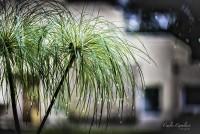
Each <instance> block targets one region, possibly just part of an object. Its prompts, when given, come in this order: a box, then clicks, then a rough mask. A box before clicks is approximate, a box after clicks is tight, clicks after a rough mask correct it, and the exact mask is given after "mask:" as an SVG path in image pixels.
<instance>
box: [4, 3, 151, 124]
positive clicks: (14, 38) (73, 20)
mask: <svg viewBox="0 0 200 134" xmlns="http://www.w3.org/2000/svg"><path fill="white" fill-rule="evenodd" d="M0 4H1V9H2V10H1V18H0V30H1V32H0V62H1V64H0V66H1V70H0V81H1V84H0V86H1V89H2V90H6V95H7V96H8V92H9V91H8V86H5V85H4V82H5V83H6V85H8V84H11V83H9V82H8V79H9V77H8V74H7V72H8V71H9V70H8V68H7V67H6V62H7V61H9V63H10V67H11V70H10V73H11V74H12V77H11V78H13V85H14V89H13V90H15V93H16V89H17V88H16V86H17V84H16V81H17V80H19V82H20V85H22V88H23V90H29V92H30V98H31V99H33V100H34V99H35V98H40V96H41V100H43V101H44V103H45V106H46V108H48V110H49V111H51V108H52V106H53V104H54V103H55V100H56V104H57V107H60V106H63V107H64V109H66V113H68V110H69V109H68V108H69V107H70V103H71V98H72V97H73V95H74V94H76V96H78V97H79V102H78V105H81V107H82V108H85V107H86V110H87V111H90V110H91V105H93V106H92V107H93V108H92V111H93V118H94V116H95V115H96V113H97V111H100V113H101V115H100V117H102V112H103V109H104V108H105V107H106V109H107V115H108V117H109V116H110V109H111V107H112V105H113V103H111V102H118V103H119V104H120V105H119V109H120V110H121V113H122V112H123V103H124V100H125V99H126V96H127V91H126V90H127V89H129V90H131V92H132V93H133V94H134V89H135V86H136V85H135V79H134V73H133V65H136V66H137V67H138V68H139V69H138V71H139V74H140V76H141V80H142V82H143V76H142V72H141V69H140V66H139V64H138V62H137V61H136V59H135V55H138V54H140V53H142V54H145V55H146V57H142V58H144V59H145V58H149V56H148V54H147V53H145V52H143V51H142V50H140V49H139V48H137V47H136V46H135V45H134V44H131V43H130V42H129V41H128V40H127V39H126V37H125V35H123V33H122V32H121V31H120V30H119V28H118V27H117V26H115V25H114V24H112V23H111V22H108V21H106V20H104V18H103V17H101V16H93V14H87V13H85V10H84V9H83V11H82V12H81V13H80V14H78V15H77V14H76V15H74V14H72V12H71V11H70V10H69V8H68V7H67V6H65V5H63V4H62V3H59V2H57V1H53V0H51V1H39V0H34V1H32V2H30V1H28V0H25V1H22V2H19V3H13V2H12V1H5V0H3V1H2V2H0ZM6 59H8V60H6ZM29 77H32V82H30V81H29ZM39 82H40V84H41V87H40V88H39V89H38V88H34V87H35V84H38V83H39ZM30 84H32V85H33V86H30ZM4 86H5V87H6V89H4ZM30 87H32V88H30ZM29 88H30V89H29ZM17 96H18V94H16V96H15V97H14V98H11V100H13V99H14V100H15V98H17ZM31 96H34V97H31ZM133 96H134V95H132V97H133ZM49 99H52V100H51V102H49ZM41 100H40V101H41ZM99 101H100V108H98V103H99ZM132 102H134V101H133V98H132ZM38 109H39V108H38ZM45 117H46V118H47V117H48V111H47V113H46V115H45ZM45 121H46V120H45V119H44V120H43V123H45Z"/></svg>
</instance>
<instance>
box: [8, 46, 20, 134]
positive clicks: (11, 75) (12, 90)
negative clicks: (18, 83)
mask: <svg viewBox="0 0 200 134" xmlns="http://www.w3.org/2000/svg"><path fill="white" fill-rule="evenodd" d="M5 58H6V69H7V74H8V81H9V85H10V97H11V103H12V111H13V116H14V121H15V129H16V132H17V134H21V130H20V125H19V119H18V114H17V105H16V100H15V97H16V95H15V90H14V81H13V73H12V69H11V65H10V60H9V53H8V49H7V48H6V54H5Z"/></svg>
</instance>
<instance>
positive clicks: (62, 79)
mask: <svg viewBox="0 0 200 134" xmlns="http://www.w3.org/2000/svg"><path fill="white" fill-rule="evenodd" d="M74 60H75V55H74V54H73V55H72V56H71V58H70V61H69V64H68V65H67V67H66V69H65V72H64V74H63V76H62V78H61V80H60V83H59V85H58V87H57V88H56V91H55V92H54V95H53V97H52V99H51V102H50V105H49V107H48V109H47V112H46V113H45V116H44V118H43V120H42V122H41V124H40V126H39V128H38V131H37V134H40V133H41V131H42V129H43V127H44V124H45V122H46V120H47V118H48V116H49V113H50V112H51V109H52V107H53V105H54V103H55V100H56V98H57V96H58V93H59V91H60V88H61V86H62V85H63V82H64V80H65V78H66V76H67V73H68V72H69V69H70V67H71V66H72V64H73V62H74Z"/></svg>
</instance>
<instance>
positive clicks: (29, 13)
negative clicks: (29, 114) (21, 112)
mask: <svg viewBox="0 0 200 134" xmlns="http://www.w3.org/2000/svg"><path fill="white" fill-rule="evenodd" d="M35 2H36V1H34V2H33V1H32V2H30V1H28V0H24V1H22V2H15V1H12V0H2V1H1V2H0V9H1V12H0V63H1V65H0V66H1V70H0V86H1V90H5V93H6V96H7V102H5V103H7V105H8V104H9V103H10V102H9V101H10V100H11V105H12V110H13V116H14V121H15V128H16V132H17V133H18V134H20V133H21V130H20V123H19V119H18V115H17V108H16V106H17V101H18V94H17V90H16V88H17V86H20V85H23V87H27V84H28V81H27V79H28V77H29V75H30V74H31V75H32V76H34V75H35V72H34V71H35V68H34V67H33V61H34V59H32V58H31V56H32V55H33V54H34V53H35V47H36V44H38V43H36V42H37V41H38V40H39V39H40V38H41V36H42V35H41V34H40V33H41V32H42V33H43V29H42V27H43V25H41V23H40V24H37V22H39V20H40V19H41V12H42V11H41V10H42V8H41V4H42V2H40V3H39V2H36V3H35ZM41 29H42V30H41ZM36 32H37V34H36ZM18 80H19V81H20V85H18V84H17V81H18ZM33 83H34V82H33ZM8 93H10V99H8V98H9V96H8ZM5 98H6V97H5ZM5 98H4V101H6V99H5Z"/></svg>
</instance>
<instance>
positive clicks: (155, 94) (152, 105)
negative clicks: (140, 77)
mask: <svg viewBox="0 0 200 134" xmlns="http://www.w3.org/2000/svg"><path fill="white" fill-rule="evenodd" d="M159 96H160V88H159V87H147V88H146V89H145V98H144V99H145V101H144V102H145V105H144V110H145V111H146V112H159V111H160V101H159Z"/></svg>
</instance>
